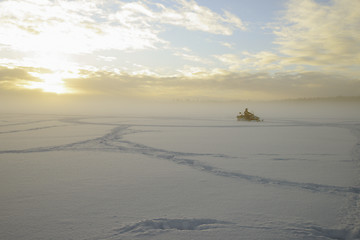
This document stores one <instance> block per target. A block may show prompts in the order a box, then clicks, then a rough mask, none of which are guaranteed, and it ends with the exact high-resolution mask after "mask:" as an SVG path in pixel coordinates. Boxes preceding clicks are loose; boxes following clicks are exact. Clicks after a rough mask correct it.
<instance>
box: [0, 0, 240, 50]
mask: <svg viewBox="0 0 360 240" xmlns="http://www.w3.org/2000/svg"><path fill="white" fill-rule="evenodd" d="M110 3H111V5H112V7H109V5H110ZM154 6H155V7H154ZM166 24H170V25H176V26H181V27H184V28H186V29H188V30H194V31H205V32H209V33H212V34H224V35H231V34H232V33H233V31H234V30H235V29H244V28H245V27H244V25H243V24H242V22H241V20H240V19H239V18H237V17H236V16H235V15H233V14H231V13H229V12H225V13H224V14H223V15H219V14H217V13H215V12H213V11H211V10H210V9H208V8H206V7H202V6H200V5H198V4H197V3H196V2H195V1H192V0H190V1H186V0H182V1H179V2H178V4H176V5H175V6H166V7H165V6H164V5H161V4H153V3H151V2H148V1H146V2H130V3H128V2H121V1H120V2H116V3H114V2H110V1H79V0H75V1H66V0H59V1H55V2H53V1H47V0H41V1H37V0H36V1H35V0H28V1H25V0H19V1H1V2H0V29H1V31H0V44H2V45H5V46H8V47H10V48H11V49H14V50H18V51H34V52H60V53H71V54H73V53H90V52H94V51H97V50H104V49H116V50H121V51H124V50H139V49H149V48H150V49H151V48H153V49H154V48H157V47H159V46H164V45H167V44H168V42H167V41H165V40H164V39H161V38H160V37H159V36H158V34H159V32H161V31H163V30H164V27H163V25H166Z"/></svg>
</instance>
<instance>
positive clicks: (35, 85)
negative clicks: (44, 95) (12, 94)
mask: <svg viewBox="0 0 360 240" xmlns="http://www.w3.org/2000/svg"><path fill="white" fill-rule="evenodd" d="M34 75H36V77H38V78H39V79H41V80H42V81H39V82H32V83H31V84H30V85H28V86H26V88H28V89H41V90H42V91H43V92H49V93H56V94H65V93H71V92H72V91H71V90H69V89H67V88H66V86H65V83H64V81H63V75H62V73H59V72H55V73H47V74H34Z"/></svg>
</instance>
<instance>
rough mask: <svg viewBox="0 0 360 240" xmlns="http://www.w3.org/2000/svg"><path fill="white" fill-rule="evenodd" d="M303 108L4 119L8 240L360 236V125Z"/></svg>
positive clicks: (2, 205)
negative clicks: (245, 118)
mask: <svg viewBox="0 0 360 240" xmlns="http://www.w3.org/2000/svg"><path fill="white" fill-rule="evenodd" d="M255 110H256V109H255ZM292 110H293V111H292V112H291V111H288V112H286V113H284V112H283V111H282V110H281V111H280V110H279V112H282V113H283V116H280V115H279V114H276V111H275V112H274V111H270V110H269V109H268V110H267V111H266V110H263V114H261V113H262V112H261V111H260V112H259V111H257V112H256V114H259V115H260V117H263V118H265V121H263V122H259V123H255V122H237V121H236V120H235V115H236V112H235V113H233V115H231V114H228V115H226V114H223V113H221V114H220V113H219V112H211V111H208V112H207V113H206V114H205V113H199V112H196V111H195V112H191V113H189V114H183V113H178V115H176V114H172V115H166V114H162V115H157V116H155V115H152V114H146V115H141V114H137V115H136V114H130V115H129V114H128V115H126V114H123V115H122V114H115V115H111V116H110V115H65V114H63V115H54V114H29V113H27V114H2V115H1V117H0V239H4V240H30V239H34V240H35V239H36V240H49V239H59V240H60V239H76V240H115V239H175V240H178V239H179V240H180V239H360V184H359V183H360V182H359V169H360V166H359V162H360V116H359V115H357V114H352V115H351V114H349V115H346V114H345V115H344V114H341V115H340V116H339V115H335V114H331V111H330V112H328V114H323V112H316V111H314V112H313V113H312V115H306V114H305V115H304V112H303V113H302V114H299V113H297V111H295V110H294V109H292ZM302 110H304V109H302ZM322 110H323V108H322ZM353 110H354V109H353ZM354 111H355V112H356V108H355V110H354ZM354 111H352V113H354ZM224 112H225V111H224ZM316 113H318V114H316ZM299 116H301V117H299Z"/></svg>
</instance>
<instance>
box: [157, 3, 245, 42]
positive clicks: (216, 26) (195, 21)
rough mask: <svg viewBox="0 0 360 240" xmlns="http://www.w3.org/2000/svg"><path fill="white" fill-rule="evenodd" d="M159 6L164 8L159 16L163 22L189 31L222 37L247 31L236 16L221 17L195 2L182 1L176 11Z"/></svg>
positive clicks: (227, 13) (224, 15)
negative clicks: (235, 32) (238, 30)
mask: <svg viewBox="0 0 360 240" xmlns="http://www.w3.org/2000/svg"><path fill="white" fill-rule="evenodd" d="M158 6H160V7H161V8H162V12H161V13H160V15H159V17H160V21H161V22H163V23H167V24H171V25H177V26H182V27H185V28H186V29H188V30H194V31H204V32H208V33H213V34H222V35H232V34H233V31H234V30H235V29H241V30H246V26H245V24H244V23H243V22H242V20H241V19H240V18H238V17H237V16H235V15H234V14H232V13H230V12H228V11H224V14H223V15H220V14H218V13H215V12H213V11H211V10H210V9H209V8H206V7H203V6H200V5H198V4H197V3H196V2H195V1H193V0H190V1H186V0H180V1H179V6H178V7H177V8H176V9H172V8H167V7H165V6H164V5H158Z"/></svg>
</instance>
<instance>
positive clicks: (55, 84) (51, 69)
mask: <svg viewBox="0 0 360 240" xmlns="http://www.w3.org/2000/svg"><path fill="white" fill-rule="evenodd" d="M32 60H33V63H34V65H36V66H39V67H41V68H42V69H46V71H35V72H29V74H31V75H32V76H34V77H36V78H37V79H38V80H39V81H34V82H31V83H29V84H27V85H26V86H23V87H25V88H28V89H40V90H41V91H43V92H48V93H56V94H68V93H73V92H74V91H73V90H71V89H69V88H68V87H66V84H65V81H64V80H65V79H67V78H76V77H78V74H77V72H78V69H77V68H76V67H75V66H74V64H72V63H71V62H69V61H68V59H66V58H65V57H64V55H63V54H61V53H50V52H46V53H45V54H38V55H36V56H34V58H33V59H32Z"/></svg>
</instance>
